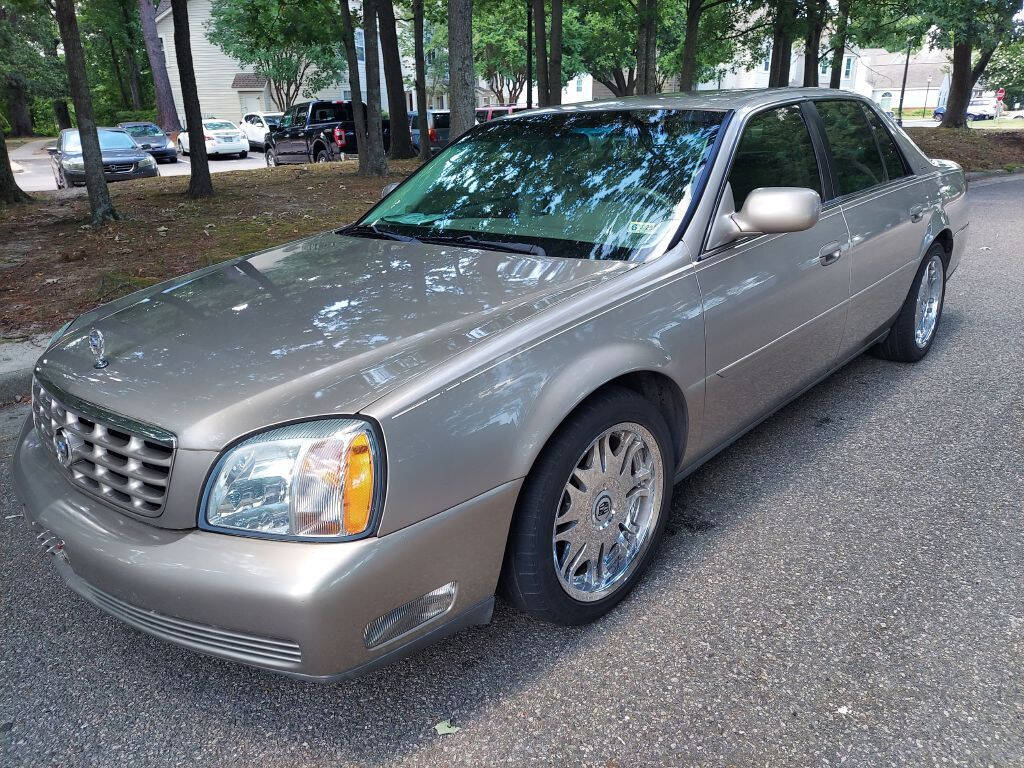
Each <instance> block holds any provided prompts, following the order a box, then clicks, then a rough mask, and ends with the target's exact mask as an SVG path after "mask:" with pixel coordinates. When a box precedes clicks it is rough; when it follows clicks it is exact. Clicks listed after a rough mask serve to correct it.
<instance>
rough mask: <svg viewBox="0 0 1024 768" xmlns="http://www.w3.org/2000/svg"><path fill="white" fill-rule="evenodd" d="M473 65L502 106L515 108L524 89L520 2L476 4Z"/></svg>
mask: <svg viewBox="0 0 1024 768" xmlns="http://www.w3.org/2000/svg"><path fill="white" fill-rule="evenodd" d="M474 10H475V14H476V18H475V19H474V20H473V61H474V64H475V65H476V72H477V74H478V75H480V77H481V78H483V79H484V80H486V81H487V87H488V88H490V89H491V93H493V94H494V95H495V96H497V97H498V101H499V102H500V103H502V104H515V103H516V101H518V100H519V95H520V94H521V93H522V92H523V88H524V87H525V85H526V5H525V3H523V2H521V0H492V1H491V2H486V3H482V2H478V3H477V5H476V8H475V9H474Z"/></svg>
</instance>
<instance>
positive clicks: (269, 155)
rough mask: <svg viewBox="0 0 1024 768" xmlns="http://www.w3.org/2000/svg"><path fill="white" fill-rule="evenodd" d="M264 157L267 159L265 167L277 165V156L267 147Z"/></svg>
mask: <svg viewBox="0 0 1024 768" xmlns="http://www.w3.org/2000/svg"><path fill="white" fill-rule="evenodd" d="M265 157H266V159H267V168H273V167H274V166H275V165H277V157H276V156H275V155H274V153H273V152H272V151H270V150H269V149H268V150H267V152H266V155H265Z"/></svg>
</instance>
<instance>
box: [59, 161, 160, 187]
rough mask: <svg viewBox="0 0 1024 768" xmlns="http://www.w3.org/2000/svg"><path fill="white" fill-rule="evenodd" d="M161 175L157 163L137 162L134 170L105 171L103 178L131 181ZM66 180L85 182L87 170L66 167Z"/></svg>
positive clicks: (70, 182)
mask: <svg viewBox="0 0 1024 768" xmlns="http://www.w3.org/2000/svg"><path fill="white" fill-rule="evenodd" d="M159 175H160V171H159V170H157V168H156V166H155V165H154V166H151V167H149V168H147V167H144V166H139V165H138V164H136V165H135V166H134V167H133V168H132V170H130V171H125V172H123V173H104V174H103V178H104V179H106V180H107V181H129V180H131V179H148V178H150V177H152V176H159ZM64 180H65V181H66V182H67V183H68V184H85V171H69V170H68V169H67V168H65V169H64Z"/></svg>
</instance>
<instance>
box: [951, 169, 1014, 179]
mask: <svg viewBox="0 0 1024 768" xmlns="http://www.w3.org/2000/svg"><path fill="white" fill-rule="evenodd" d="M965 175H966V176H967V180H968V181H981V180H982V179H999V180H1000V181H1014V180H1015V179H1024V171H1004V170H1002V169H999V170H995V171H968V172H967V173H966V174H965Z"/></svg>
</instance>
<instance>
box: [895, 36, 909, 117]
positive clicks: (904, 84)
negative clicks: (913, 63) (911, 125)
mask: <svg viewBox="0 0 1024 768" xmlns="http://www.w3.org/2000/svg"><path fill="white" fill-rule="evenodd" d="M911 43H912V41H910V40H908V41H907V60H906V61H904V62H903V85H902V86H900V116H899V119H898V120H896V123H897V124H898V125H903V94H904V93H905V92H906V90H907V70H908V69H910V46H911Z"/></svg>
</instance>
